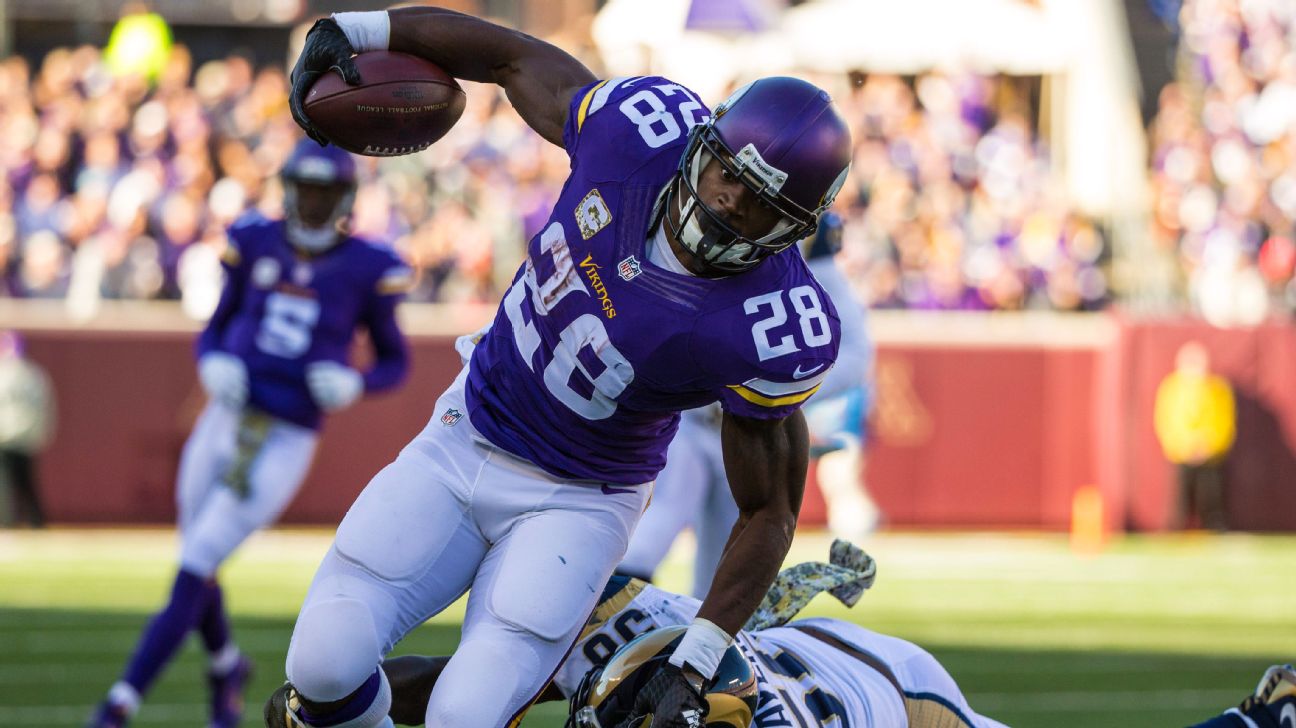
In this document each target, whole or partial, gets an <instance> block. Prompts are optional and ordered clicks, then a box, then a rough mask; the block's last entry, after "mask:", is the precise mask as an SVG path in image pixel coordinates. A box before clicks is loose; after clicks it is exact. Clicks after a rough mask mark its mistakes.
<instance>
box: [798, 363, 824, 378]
mask: <svg viewBox="0 0 1296 728" xmlns="http://www.w3.org/2000/svg"><path fill="white" fill-rule="evenodd" d="M823 366H824V365H823V364H820V365H819V366H817V367H814V368H812V369H807V370H805V371H804V372H803V371H801V365H800V364H797V368H796V369H793V370H792V378H793V379H805V378H806V377H808V376H810V375H811V374H814V373H815V372H817V371H819V370H820V369H823Z"/></svg>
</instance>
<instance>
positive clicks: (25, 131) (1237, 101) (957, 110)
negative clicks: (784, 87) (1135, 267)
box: [0, 0, 1296, 323]
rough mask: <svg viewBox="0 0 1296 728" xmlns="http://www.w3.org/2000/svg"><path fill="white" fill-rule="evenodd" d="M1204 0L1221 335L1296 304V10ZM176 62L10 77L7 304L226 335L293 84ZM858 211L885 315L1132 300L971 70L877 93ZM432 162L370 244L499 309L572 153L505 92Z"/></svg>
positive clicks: (292, 132) (387, 192)
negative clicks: (223, 285)
mask: <svg viewBox="0 0 1296 728" xmlns="http://www.w3.org/2000/svg"><path fill="white" fill-rule="evenodd" d="M1292 7H1296V6H1291V5H1290V3H1285V2H1283V0H1187V1H1186V2H1184V3H1183V6H1182V9H1181V11H1180V14H1179V21H1180V31H1181V43H1180V68H1179V71H1178V73H1177V81H1176V82H1175V83H1172V84H1170V85H1169V86H1167V87H1166V88H1165V89H1164V90H1163V91H1162V92H1161V96H1160V110H1159V113H1158V115H1157V117H1156V118H1155V120H1154V121H1153V122H1152V124H1151V126H1150V128H1149V141H1150V145H1149V146H1150V149H1151V162H1150V176H1151V183H1152V191H1153V200H1154V205H1153V221H1154V222H1153V230H1152V233H1151V236H1152V239H1153V241H1154V242H1155V244H1157V245H1158V246H1160V247H1161V249H1162V250H1166V251H1171V252H1173V254H1175V255H1177V257H1178V258H1179V260H1180V261H1181V262H1182V266H1181V267H1182V271H1183V273H1184V275H1183V278H1182V279H1183V283H1184V285H1183V291H1182V300H1186V301H1189V302H1190V303H1191V304H1192V305H1193V306H1194V307H1195V308H1196V309H1197V310H1199V311H1201V312H1202V313H1203V314H1205V315H1206V316H1207V318H1210V319H1212V320H1216V321H1217V322H1220V323H1229V322H1236V321H1238V320H1256V319H1258V318H1259V317H1263V315H1264V314H1265V312H1267V311H1268V310H1270V308H1271V307H1272V305H1273V304H1275V303H1277V304H1279V305H1282V306H1286V307H1290V306H1291V305H1292V304H1293V302H1296V284H1293V283H1292V271H1293V268H1294V267H1296V241H1294V240H1293V235H1292V224H1291V220H1292V219H1293V218H1296V171H1294V170H1296V50H1293V49H1294V48H1296V43H1293V33H1296V10H1293V9H1292ZM193 66H194V64H193V63H192V62H191V60H190V58H189V55H188V53H187V52H186V50H185V49H184V47H183V46H178V45H177V46H174V47H172V48H171V50H170V57H169V59H168V60H167V62H166V63H165V65H164V66H163V70H162V72H161V73H160V74H159V75H158V77H157V78H156V79H152V80H145V79H143V78H141V77H140V76H139V75H131V74H114V73H113V72H112V71H111V70H110V66H109V64H106V63H105V62H104V58H103V54H102V53H101V52H100V50H99V49H96V48H92V47H81V48H77V49H59V50H55V51H52V52H50V53H49V54H47V55H46V56H45V57H44V58H43V59H42V60H41V62H40V63H39V65H38V66H37V67H35V68H30V67H29V66H28V64H27V62H26V61H25V60H24V59H23V58H21V57H17V56H13V57H9V58H6V59H4V60H3V61H0V169H2V170H3V176H2V177H0V273H2V275H0V296H9V297H32V298H36V297H45V298H54V297H65V298H67V299H68V300H69V303H70V305H71V306H72V307H73V308H74V309H80V310H93V307H94V305H95V303H96V302H97V301H99V300H102V299H112V298H118V299H121V298H131V299H146V298H181V299H182V300H183V301H184V303H185V306H186V310H188V311H189V312H190V313H192V314H193V315H194V316H197V317H202V316H204V315H205V314H206V313H207V312H208V311H209V310H210V309H211V307H212V306H213V305H214V302H215V299H216V297H217V295H218V293H219V290H220V274H219V267H218V256H219V252H220V249H221V246H222V245H223V244H224V235H223V230H224V228H225V226H227V225H228V224H229V223H230V222H231V221H232V220H234V219H235V218H236V217H237V216H238V215H239V214H241V213H242V212H243V211H244V210H245V209H247V208H248V207H256V208H259V209H260V210H262V211H263V212H265V213H266V214H268V215H275V214H277V211H278V210H279V208H280V199H281V189H280V185H279V183H278V180H277V179H276V178H274V177H273V176H272V175H268V171H269V170H274V169H276V168H277V167H278V166H279V164H280V163H281V162H282V161H283V159H284V158H285V156H286V155H287V153H288V151H289V149H290V148H291V145H292V143H293V141H294V139H295V138H296V134H297V132H296V129H295V127H294V126H293V124H292V121H291V119H290V118H289V116H288V113H287V104H286V98H287V96H286V94H287V82H286V78H285V73H284V70H283V69H282V67H277V66H268V67H265V68H261V69H257V68H254V67H253V66H252V65H251V64H250V63H249V62H248V61H247V60H246V59H244V58H242V57H239V56H230V57H228V58H224V59H221V60H216V61H211V62H208V63H205V64H202V65H201V66H199V67H198V68H194V67H193ZM850 81H852V83H842V84H841V89H840V93H839V94H838V101H839V103H840V105H841V106H842V107H843V110H844V112H845V113H846V116H847V118H848V119H849V120H850V122H851V124H852V126H853V132H854V138H855V140H856V154H855V162H854V168H853V170H854V171H853V173H852V175H851V178H850V180H849V181H848V183H847V188H846V190H845V191H844V193H843V194H842V195H841V197H840V198H839V202H838V208H839V212H840V213H842V215H843V216H844V217H845V219H846V222H847V224H846V227H845V245H844V252H843V254H842V257H841V262H842V264H843V266H844V267H845V269H846V271H847V273H848V276H849V277H850V279H851V280H852V282H853V283H855V285H856V286H857V287H858V290H859V292H860V294H861V297H862V298H863V299H864V300H866V301H867V302H869V303H870V304H871V305H873V306H875V307H879V308H910V309H965V310H988V309H1021V308H1050V309H1058V310H1088V309H1095V308H1101V307H1103V306H1105V305H1107V304H1108V303H1109V302H1110V301H1111V299H1112V293H1111V291H1110V288H1109V285H1108V283H1107V264H1108V262H1109V258H1110V248H1109V245H1108V244H1107V241H1106V238H1105V236H1104V233H1103V231H1102V230H1101V229H1100V227H1099V226H1097V225H1095V224H1094V223H1093V222H1091V221H1089V220H1087V219H1085V218H1084V217H1083V216H1081V215H1079V214H1077V213H1076V212H1075V211H1074V210H1073V209H1072V208H1071V207H1070V206H1069V205H1068V202H1067V200H1066V197H1065V194H1064V192H1063V191H1062V190H1061V188H1060V185H1059V184H1058V183H1057V180H1056V178H1055V175H1053V174H1052V172H1051V170H1050V158H1049V150H1048V148H1047V146H1046V145H1045V144H1044V142H1043V140H1042V139H1041V138H1040V136H1039V135H1038V134H1037V133H1036V131H1035V125H1034V123H1033V122H1032V118H1031V114H1032V112H1031V104H1030V103H1029V101H1028V99H1027V98H1026V95H1027V94H1026V93H1024V92H1023V90H1022V89H1023V86H1022V84H1020V83H1013V82H1012V81H1011V80H1007V81H1005V80H1002V79H995V78H990V77H986V76H981V75H975V74H971V73H952V72H951V73H946V72H931V73H927V74H922V75H919V76H917V77H914V78H900V77H897V76H890V75H881V74H873V75H863V74H861V75H856V76H853V77H851V79H850ZM465 86H466V90H467V91H468V97H469V105H468V109H467V111H466V112H465V118H464V119H463V120H462V121H461V122H460V123H459V124H458V125H457V126H456V127H455V128H454V129H453V130H452V131H451V133H450V134H449V135H448V136H447V137H446V138H445V139H444V140H442V141H441V142H439V143H438V144H436V145H434V146H433V147H432V148H431V149H429V150H428V151H426V152H424V153H422V154H419V155H413V156H410V157H403V158H397V159H389V160H372V159H370V160H365V162H364V164H363V182H362V184H361V187H360V189H359V191H358V193H357V200H356V208H355V210H356V212H355V219H354V227H355V231H356V232H357V233H359V234H361V235H365V236H370V237H375V238H383V239H387V240H390V241H391V242H392V244H393V245H394V246H396V248H397V249H398V250H400V251H401V253H402V254H403V255H404V256H405V257H406V258H407V259H408V260H409V261H410V263H411V264H412V265H413V266H414V267H415V269H416V271H417V273H418V277H417V283H416V286H415V289H414V290H413V291H412V293H411V299H412V300H416V301H449V302H455V301H492V300H495V299H496V298H498V296H499V294H500V292H501V291H502V290H503V288H504V286H506V285H507V282H508V281H507V278H508V277H509V276H510V274H511V272H512V271H513V269H514V268H515V266H516V262H517V260H518V258H519V257H520V255H521V251H522V249H523V247H524V241H525V240H526V239H527V238H528V237H529V236H530V235H531V234H533V233H534V232H535V231H536V226H537V225H538V224H539V223H540V222H541V220H542V216H543V213H544V211H545V210H547V209H548V208H549V206H550V205H551V204H552V203H553V201H554V199H556V195H557V192H558V186H559V184H560V183H561V180H562V179H563V176H564V174H565V172H566V166H567V161H566V157H565V155H564V154H563V153H562V152H561V150H558V149H556V148H554V147H552V146H550V145H548V144H545V143H544V142H543V141H541V140H540V139H539V138H538V137H536V136H535V135H534V134H531V133H529V132H528V131H527V130H526V128H525V126H524V125H523V124H522V122H521V120H520V119H519V118H518V117H517V116H516V114H514V113H513V112H512V111H511V110H510V109H509V107H508V105H507V103H506V102H504V101H503V100H502V99H500V98H499V97H498V96H497V95H496V94H494V93H493V92H492V91H490V90H488V89H485V88H480V87H476V86H475V85H473V84H465Z"/></svg>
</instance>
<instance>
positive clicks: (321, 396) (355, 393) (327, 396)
mask: <svg viewBox="0 0 1296 728" xmlns="http://www.w3.org/2000/svg"><path fill="white" fill-rule="evenodd" d="M306 386H307V387H309V388H310V393H311V398H312V399H314V400H315V404H317V405H319V406H320V409H322V410H324V411H326V412H336V411H338V410H340V409H345V408H347V407H350V406H351V404H352V403H354V402H355V401H356V400H357V399H359V398H360V395H362V394H364V377H362V376H361V375H360V372H357V371H356V370H354V369H352V368H351V367H349V366H344V365H342V364H338V363H337V362H333V361H317V362H315V363H314V364H308V365H307V366H306Z"/></svg>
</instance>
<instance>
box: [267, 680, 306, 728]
mask: <svg viewBox="0 0 1296 728" xmlns="http://www.w3.org/2000/svg"><path fill="white" fill-rule="evenodd" d="M296 709H297V690H296V689H294V688H293V686H292V683H288V682H286V683H284V684H283V685H280V686H279V687H277V688H275V691H274V692H273V693H270V699H269V700H267V701H266V704H265V711H264V712H263V714H262V717H263V718H264V719H265V726H266V728H308V726H307V725H306V724H305V723H302V722H301V720H299V719H298V718H297V714H296V713H294V712H293V711H295V710H296Z"/></svg>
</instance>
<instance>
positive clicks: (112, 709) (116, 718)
mask: <svg viewBox="0 0 1296 728" xmlns="http://www.w3.org/2000/svg"><path fill="white" fill-rule="evenodd" d="M129 719H130V716H129V715H127V713H126V709H125V708H123V707H122V706H120V705H117V704H115V703H113V702H112V701H109V700H105V701H103V702H102V703H100V704H99V707H98V708H96V709H95V714H94V717H93V718H91V719H90V722H89V723H86V728H124V726H125V725H126V723H127V722H128V721H129Z"/></svg>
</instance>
